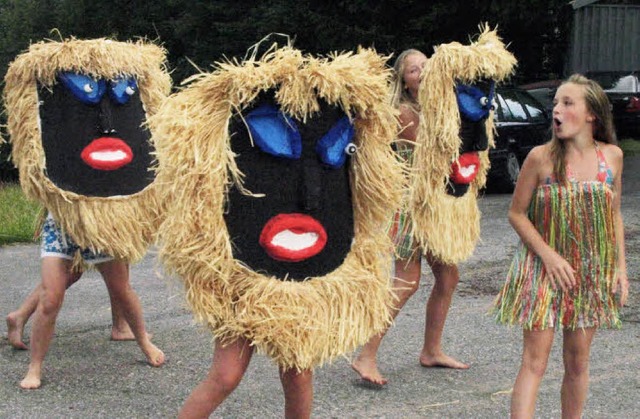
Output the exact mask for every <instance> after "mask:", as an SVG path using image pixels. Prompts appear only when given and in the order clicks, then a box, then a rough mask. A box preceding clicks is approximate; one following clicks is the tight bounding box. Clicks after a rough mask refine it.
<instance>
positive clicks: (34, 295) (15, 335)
mask: <svg viewBox="0 0 640 419" xmlns="http://www.w3.org/2000/svg"><path fill="white" fill-rule="evenodd" d="M81 276H82V272H74V273H72V274H71V275H70V276H69V279H68V283H67V288H69V287H70V286H71V285H73V284H74V283H75V282H76V281H78V279H80V277H81ZM41 293H42V284H38V286H37V287H36V288H34V290H33V291H31V294H29V295H28V296H27V298H26V299H25V300H24V301H23V302H22V304H21V305H20V307H18V309H17V310H15V311H12V312H11V313H9V314H8V315H7V339H8V340H9V344H11V346H13V347H14V348H15V349H28V347H27V345H25V343H24V342H23V341H22V334H23V333H24V326H25V325H26V324H27V322H28V321H29V318H30V317H31V315H32V314H33V313H34V312H35V311H36V308H37V307H38V300H39V299H40V294H41Z"/></svg>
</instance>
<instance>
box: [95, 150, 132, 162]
mask: <svg viewBox="0 0 640 419" xmlns="http://www.w3.org/2000/svg"><path fill="white" fill-rule="evenodd" d="M91 158H92V159H93V160H96V161H120V160H124V159H126V158H127V153H125V152H124V151H120V150H114V151H94V152H93V153H91Z"/></svg>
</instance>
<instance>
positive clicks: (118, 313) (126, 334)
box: [106, 264, 153, 341]
mask: <svg viewBox="0 0 640 419" xmlns="http://www.w3.org/2000/svg"><path fill="white" fill-rule="evenodd" d="M128 268H129V265H128V264H127V269H128ZM106 285H107V291H108V292H109V301H110V302H111V340H114V341H129V340H136V337H135V335H134V334H133V331H132V330H131V327H130V326H129V323H127V320H126V316H125V314H124V311H123V309H122V305H121V302H120V301H119V300H118V299H117V298H114V296H113V290H112V289H111V286H110V283H107V284H106ZM147 336H148V337H149V339H151V338H152V337H153V334H151V333H147Z"/></svg>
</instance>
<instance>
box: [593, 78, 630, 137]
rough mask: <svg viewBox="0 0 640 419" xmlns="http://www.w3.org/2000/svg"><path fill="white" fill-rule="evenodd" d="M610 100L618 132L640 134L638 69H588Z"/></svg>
mask: <svg viewBox="0 0 640 419" xmlns="http://www.w3.org/2000/svg"><path fill="white" fill-rule="evenodd" d="M585 75H586V76H587V77H589V78H590V79H593V80H595V81H596V82H598V83H599V84H600V86H602V88H603V89H604V91H605V93H606V94H607V96H608V97H609V101H610V102H611V110H612V112H613V122H614V123H615V125H616V131H617V132H618V134H619V135H620V134H631V135H637V134H640V80H639V78H640V71H632V72H629V71H590V72H587V73H586V74H585Z"/></svg>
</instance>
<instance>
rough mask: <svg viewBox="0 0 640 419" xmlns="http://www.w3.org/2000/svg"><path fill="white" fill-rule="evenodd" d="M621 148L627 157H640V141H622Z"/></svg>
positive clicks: (629, 139) (624, 139) (630, 139)
mask: <svg viewBox="0 0 640 419" xmlns="http://www.w3.org/2000/svg"><path fill="white" fill-rule="evenodd" d="M619 145H620V148H621V149H622V151H623V152H624V155H625V157H629V156H637V155H640V141H639V140H634V139H633V138H623V139H622V140H620V144H619Z"/></svg>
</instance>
